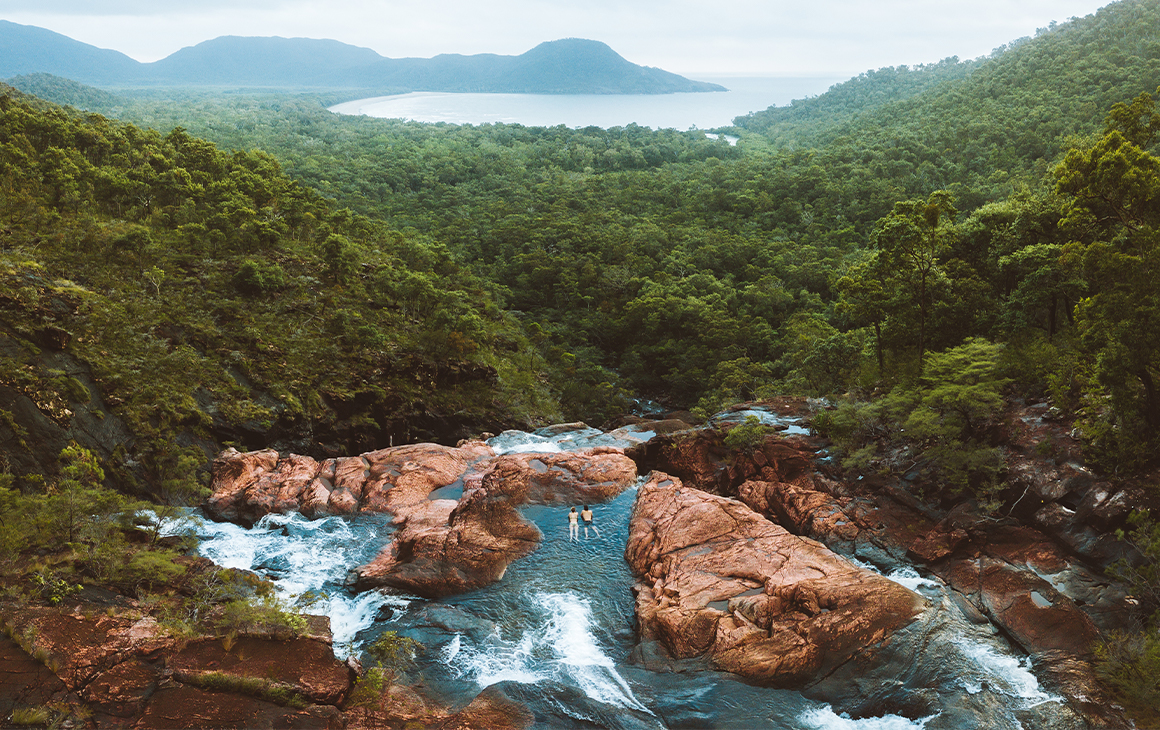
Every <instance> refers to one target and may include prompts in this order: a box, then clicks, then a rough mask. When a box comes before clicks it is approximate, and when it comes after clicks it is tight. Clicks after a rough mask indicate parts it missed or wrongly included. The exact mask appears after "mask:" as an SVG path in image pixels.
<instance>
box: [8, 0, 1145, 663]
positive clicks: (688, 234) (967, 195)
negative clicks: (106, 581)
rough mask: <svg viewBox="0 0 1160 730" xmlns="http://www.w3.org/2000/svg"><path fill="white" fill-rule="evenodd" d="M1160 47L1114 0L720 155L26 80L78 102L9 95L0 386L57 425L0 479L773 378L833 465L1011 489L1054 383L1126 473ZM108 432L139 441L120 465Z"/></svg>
mask: <svg viewBox="0 0 1160 730" xmlns="http://www.w3.org/2000/svg"><path fill="white" fill-rule="evenodd" d="M1157 39H1160V7H1158V6H1157V4H1156V3H1155V2H1148V1H1145V0H1124V1H1123V2H1119V3H1116V4H1113V5H1110V6H1108V7H1107V8H1105V9H1103V10H1101V11H1100V12H1099V13H1097V14H1095V15H1093V16H1089V17H1087V18H1082V19H1073V20H1071V21H1069V22H1066V23H1063V24H1060V25H1053V26H1052V27H1051V28H1046V29H1043V30H1042V31H1041V32H1040V33H1039V34H1037V36H1036V37H1035V38H1028V39H1022V40H1019V41H1016V42H1013V43H1011V44H1009V45H1008V46H1005V47H1003V48H1000V49H996V51H995V52H994V53H992V54H991V55H990V56H989V57H987V58H981V59H976V60H971V61H960V60H958V59H953V58H952V59H947V60H944V61H942V62H939V63H935V64H929V65H924V66H917V67H913V68H907V67H902V68H892V69H881V70H878V71H873V72H868V73H866V74H863V75H861V76H859V77H857V78H854V79H851V80H850V81H848V82H845V83H844V84H840V85H837V86H835V87H834V88H833V89H831V90H830V91H829V92H828V93H827V94H824V95H821V96H819V97H817V98H814V99H808V100H804V101H801V102H795V103H794V104H793V105H791V106H789V107H784V108H771V109H769V110H766V111H761V112H755V113H753V114H750V115H748V116H746V117H744V118H740V119H738V120H736V126H735V127H733V128H731V129H730V130H728V131H731V132H732V133H734V134H737V135H739V136H740V138H741V141H740V142H739V143H738V144H737V145H736V146H730V145H729V144H728V143H726V142H725V141H724V140H712V139H708V138H706V137H705V136H704V135H703V134H701V133H699V132H694V131H689V132H678V131H674V130H655V131H654V130H651V129H648V128H643V127H637V126H633V125H630V126H628V127H623V128H613V129H608V130H605V129H599V128H586V129H579V130H573V129H568V128H565V127H563V126H559V127H551V128H533V127H523V126H520V125H502V124H499V125H481V126H470V125H464V126H455V125H445V124H436V125H426V124H418V123H408V122H402V121H397V120H379V119H370V118H361V117H360V118H344V117H339V116H336V115H333V114H331V113H329V112H328V111H326V105H327V104H331V103H334V102H337V101H338V100H339V99H337V98H325V97H322V96H319V95H309V94H304V95H270V94H246V93H231V94H221V93H216V94H215V93H209V92H195V91H182V92H174V91H173V90H165V91H148V90H145V91H142V90H136V91H116V90H114V91H111V92H110V91H108V90H106V91H97V90H93V89H88V88H86V87H81V86H80V85H78V84H75V83H72V82H68V81H66V80H62V79H57V78H55V77H50V76H44V75H33V76H27V77H20V78H17V79H13V80H11V83H12V84H13V85H15V86H18V87H19V88H21V89H23V90H24V91H25V92H28V93H30V94H35V95H36V96H37V97H40V98H43V99H50V100H53V101H56V102H60V103H66V104H71V105H73V106H75V107H81V108H84V109H86V110H88V111H87V112H80V111H77V110H76V109H73V108H60V107H56V106H53V105H50V104H46V103H45V102H42V101H40V100H38V99H36V98H33V97H27V96H25V95H24V94H22V93H20V92H17V91H15V90H12V89H5V90H4V93H3V96H0V160H2V162H0V216H2V220H0V266H2V268H0V276H3V278H4V286H3V289H2V292H3V293H0V313H2V317H0V365H2V366H0V378H2V379H3V380H0V386H2V387H3V389H5V390H4V392H5V393H6V394H7V396H6V398H7V401H8V402H9V403H13V402H15V400H16V398H15V397H14V395H13V394H18V395H23V396H25V397H27V398H28V399H31V401H33V402H35V403H36V404H37V406H38V407H39V409H40V411H41V412H42V413H43V414H44V418H43V419H42V420H45V419H47V420H50V421H53V422H55V424H56V431H54V433H57V432H59V434H60V436H59V437H58V441H59V443H58V448H55V449H54V450H52V452H51V453H45V452H44V449H42V448H39V447H38V443H39V442H40V441H39V440H38V439H34V438H32V436H31V435H30V429H31V428H32V425H30V424H33V423H34V422H35V419H30V418H28V417H27V414H23V413H20V412H17V410H15V409H14V407H12V406H3V405H2V404H0V442H2V443H3V444H4V452H5V453H6V454H7V457H6V458H7V459H8V462H7V463H6V464H0V472H4V473H6V474H7V475H8V479H9V482H10V483H13V484H15V483H20V484H22V485H23V487H24V488H25V489H26V490H27V489H34V488H35V487H36V485H37V484H38V483H43V479H44V476H42V475H44V474H48V475H52V474H55V473H57V472H58V471H59V466H57V465H56V464H55V463H54V462H55V457H56V454H57V453H60V452H61V449H63V448H64V447H65V444H66V443H67V441H68V440H69V439H75V440H77V441H79V442H81V443H82V444H84V445H85V446H86V448H91V449H93V450H95V451H96V452H98V454H99V456H100V457H101V459H102V460H103V461H104V463H106V468H107V470H108V473H109V474H110V475H111V478H112V479H113V480H114V481H116V482H117V483H118V484H120V485H122V486H124V487H127V488H130V489H133V490H136V491H138V492H141V493H149V494H151V495H153V496H154V497H158V498H166V497H170V496H176V497H180V496H181V495H191V494H194V493H196V491H197V489H198V485H197V484H196V480H197V478H198V477H197V473H198V472H197V471H196V469H195V467H197V466H198V465H204V463H205V462H206V459H207V457H208V456H210V455H211V454H212V453H213V450H214V449H215V448H217V447H220V446H222V445H225V444H237V445H239V446H249V447H257V446H266V445H268V444H275V445H277V444H286V445H290V446H293V447H294V448H297V449H300V450H303V451H306V452H311V451H314V452H322V453H328V452H330V453H333V452H336V451H338V450H341V449H345V450H348V451H354V450H356V449H359V448H370V447H372V446H384V445H386V444H387V443H392V442H402V441H409V440H417V439H420V438H437V439H443V440H450V439H454V438H458V437H460V436H465V435H470V434H471V433H475V432H478V431H480V430H483V429H491V430H495V429H499V428H505V427H511V426H528V425H534V424H542V423H546V422H549V421H551V420H558V419H561V418H563V419H574V420H586V421H588V422H591V423H593V424H594V425H602V424H605V423H609V422H611V421H613V420H614V419H616V418H617V417H619V416H622V415H624V414H626V413H629V412H631V411H632V409H633V407H634V403H635V402H636V400H637V399H641V398H647V399H651V400H654V401H657V402H659V403H660V404H662V405H663V406H664V407H666V408H669V409H678V408H693V409H696V410H697V411H699V412H700V413H701V414H709V413H712V412H714V411H715V410H717V409H719V408H722V407H724V406H728V405H730V404H732V403H735V402H738V401H744V400H749V399H754V398H760V397H764V396H770V395H774V394H788V393H792V394H801V395H811V396H827V397H830V398H831V399H832V402H833V403H835V404H838V403H840V407H838V408H836V409H835V410H832V411H829V412H828V413H827V415H826V416H825V417H824V418H821V419H819V422H818V426H819V427H820V428H824V429H826V431H827V433H828V434H829V435H830V436H831V437H832V438H833V439H834V440H835V443H836V444H837V445H838V447H839V448H840V449H841V450H842V452H843V456H844V458H845V459H846V463H847V464H848V465H849V466H850V467H851V468H859V469H871V468H874V465H875V458H876V457H875V450H876V449H877V448H880V445H881V443H882V442H883V440H890V439H895V440H903V439H904V440H907V441H909V442H910V443H912V444H913V445H915V447H916V448H918V449H920V450H921V451H922V452H923V453H925V454H926V461H925V465H926V466H925V468H928V469H929V470H930V471H931V472H932V473H933V474H936V475H938V477H939V478H940V479H941V480H942V482H943V483H944V484H945V485H946V486H947V488H948V489H952V490H959V491H962V490H969V491H970V492H972V493H974V494H975V495H977V496H978V498H979V499H980V500H981V501H982V502H984V503H985V504H992V505H996V507H997V506H999V505H1002V504H1003V502H1004V500H1005V499H1010V497H1008V496H1006V495H1004V475H1003V465H1002V459H1001V457H1000V455H999V454H998V452H997V450H996V449H995V448H994V444H993V432H994V426H995V422H996V418H997V415H998V413H999V411H1000V410H1001V408H1002V398H1003V395H1008V396H1010V395H1013V394H1014V395H1017V394H1035V395H1037V396H1046V397H1049V398H1050V399H1051V401H1052V403H1053V404H1054V406H1055V408H1056V409H1058V412H1059V413H1060V414H1061V416H1066V417H1069V418H1074V419H1075V424H1076V427H1077V429H1078V430H1079V432H1080V433H1081V434H1082V436H1083V438H1084V441H1085V444H1086V447H1087V453H1086V456H1087V458H1088V460H1089V462H1090V463H1091V464H1093V465H1095V466H1096V467H1098V468H1100V469H1101V470H1103V471H1105V472H1107V473H1109V474H1115V475H1118V476H1121V477H1125V478H1127V477H1131V476H1132V475H1137V474H1141V473H1148V472H1149V470H1151V469H1154V468H1155V467H1156V454H1157V453H1158V449H1157V447H1158V446H1160V382H1158V381H1160V327H1158V326H1157V325H1156V323H1157V321H1160V286H1158V284H1157V282H1158V281H1160V277H1158V275H1157V272H1156V271H1155V269H1156V267H1157V266H1158V265H1160V251H1158V250H1157V246H1158V243H1160V231H1158V226H1160V156H1157V150H1156V143H1157V141H1158V140H1157V134H1160V112H1158V110H1157V109H1156V101H1155V96H1154V94H1156V93H1160V89H1158V87H1160V41H1158V40H1157ZM94 112H100V113H101V114H103V115H104V116H101V115H98V114H97V113H94ZM207 140H208V141H207ZM226 150H233V151H228V152H227V151H226ZM82 407H83V410H85V412H86V413H87V414H90V415H85V416H83V418H84V419H88V421H86V422H85V423H83V424H81V423H79V421H80V420H83V419H82V414H81V410H82ZM45 428H46V429H48V427H47V426H46V427H45ZM111 429H112V430H115V429H122V431H121V432H124V433H128V434H131V438H130V439H128V440H123V445H122V446H119V447H117V448H116V449H115V448H113V447H108V448H105V447H104V446H103V444H106V443H109V442H110V441H111V439H110V438H102V437H101V436H100V434H101V433H102V432H103V431H109V432H110V433H112V431H111ZM48 430H51V429H48ZM118 433H120V432H118ZM86 439H87V441H86ZM102 448H104V451H103V452H102V451H101V450H102ZM117 449H120V451H117ZM21 480H23V481H21ZM38 480H40V481H39V482H38ZM0 486H2V485H0ZM1146 528H1147V525H1145V526H1144V527H1141V528H1139V530H1140V531H1139V533H1138V535H1139V536H1140V539H1143V538H1144V537H1145V536H1147V535H1148V534H1150V533H1147V529H1146ZM1152 539H1155V537H1154V538H1152ZM1155 542H1156V546H1154V549H1155V550H1156V551H1157V552H1160V539H1155ZM1147 580H1152V581H1153V582H1154V577H1153V578H1149V579H1147ZM1150 608H1152V609H1155V608H1160V607H1157V606H1151V607H1150ZM1153 634H1155V632H1153ZM1151 641H1152V644H1151V645H1150V646H1151V647H1152V648H1151V649H1150V651H1153V652H1154V653H1155V652H1160V635H1154V636H1153V637H1152V639H1151Z"/></svg>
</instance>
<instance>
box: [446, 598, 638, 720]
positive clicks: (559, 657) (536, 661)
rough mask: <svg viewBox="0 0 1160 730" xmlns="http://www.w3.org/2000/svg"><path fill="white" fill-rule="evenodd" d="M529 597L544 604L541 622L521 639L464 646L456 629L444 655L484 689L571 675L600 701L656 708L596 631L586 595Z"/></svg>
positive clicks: (492, 639)
mask: <svg viewBox="0 0 1160 730" xmlns="http://www.w3.org/2000/svg"><path fill="white" fill-rule="evenodd" d="M530 599H531V602H532V603H533V604H534V605H535V606H537V607H538V608H539V609H540V611H541V613H542V623H540V624H538V625H534V626H532V627H530V628H528V629H527V630H525V631H524V632H523V633H522V634H521V636H520V637H519V639H518V640H517V641H515V642H514V643H513V642H508V641H505V640H504V639H503V638H502V637H501V636H498V635H493V636H492V637H489V641H488V643H487V644H486V645H484V646H482V647H479V648H474V647H464V645H463V640H462V636H461V635H459V634H456V636H455V637H454V638H453V639H452V640H451V642H449V643H448V645H447V647H446V648H445V650H444V653H443V658H444V660H445V661H446V662H448V664H449V665H450V666H451V667H452V668H453V671H455V672H456V673H457V674H458V676H460V677H465V678H468V679H471V680H472V681H474V682H475V683H476V684H477V685H478V686H479V688H480V689H482V688H484V687H487V686H489V685H492V684H495V683H497V682H502V681H517V682H522V683H524V684H534V683H536V682H540V681H542V680H545V679H556V680H565V681H567V680H570V681H571V682H572V683H574V684H575V685H576V686H578V687H579V688H580V689H581V690H583V692H584V694H586V695H588V697H590V698H592V699H594V700H596V701H598V702H603V703H604V704H607V705H613V706H615V707H625V708H632V709H636V710H640V711H642V712H646V713H648V714H652V713H651V711H649V709H648V708H647V707H645V706H644V705H642V704H641V703H640V701H639V700H637V698H636V696H635V695H634V694H633V692H632V689H631V688H630V687H629V685H628V683H627V682H626V681H625V680H624V678H623V677H622V676H621V675H620V673H619V672H617V671H616V663H615V661H614V660H613V659H612V658H611V657H610V656H608V654H606V653H605V652H604V649H603V648H602V647H601V646H600V643H599V641H598V640H597V639H596V637H595V635H594V634H593V631H592V628H593V626H592V624H593V619H592V610H591V607H590V606H589V603H588V601H587V600H585V599H584V598H581V597H580V596H578V595H576V594H574V593H537V594H535V595H533V596H531V597H530Z"/></svg>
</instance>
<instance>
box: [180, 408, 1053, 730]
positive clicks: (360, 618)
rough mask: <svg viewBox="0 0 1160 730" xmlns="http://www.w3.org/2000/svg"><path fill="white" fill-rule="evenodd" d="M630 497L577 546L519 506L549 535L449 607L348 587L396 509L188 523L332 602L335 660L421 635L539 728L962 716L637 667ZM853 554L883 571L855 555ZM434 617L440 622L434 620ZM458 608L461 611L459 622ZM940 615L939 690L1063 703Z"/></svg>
mask: <svg viewBox="0 0 1160 730" xmlns="http://www.w3.org/2000/svg"><path fill="white" fill-rule="evenodd" d="M747 415H757V416H758V417H759V418H760V419H761V420H762V422H764V423H772V424H780V425H782V426H785V427H787V428H788V429H789V430H790V432H799V433H800V432H802V431H804V429H802V428H801V426H800V425H799V424H798V423H797V422H796V421H794V419H786V418H783V417H780V416H776V414H769V413H764V412H762V411H759V410H752V411H741V412H734V413H730V414H725V415H724V416H722V417H721V419H722V420H725V419H728V420H735V421H736V420H744V418H745V417H746V416H747ZM649 435H651V434H647V433H645V432H643V431H641V432H636V433H627V434H625V433H617V434H604V433H602V432H600V431H597V430H596V429H587V430H577V431H567V432H564V433H552V432H547V433H536V434H527V433H522V432H515V431H508V432H505V433H503V434H501V435H500V436H498V437H496V438H494V439H492V441H491V442H490V443H491V445H492V447H493V448H494V449H496V451H498V452H500V453H511V452H524V453H528V452H540V453H553V452H560V451H565V450H573V449H580V448H590V447H592V446H598V445H619V446H623V445H626V439H627V441H628V442H632V441H636V440H641V439H643V438H647V437H648V436H649ZM635 499H636V488H630V489H628V490H626V491H625V492H624V493H622V494H621V495H619V496H618V497H616V498H614V499H612V500H610V501H609V502H606V503H603V504H600V505H594V509H595V511H596V514H597V524H599V526H600V530H601V532H600V534H599V535H598V536H597V535H595V534H593V535H591V536H589V537H587V538H583V537H582V538H581V539H580V540H579V541H572V540H570V539H569V538H568V532H567V507H546V506H526V507H523V508H522V509H521V511H522V513H523V514H524V516H525V517H526V518H528V519H529V520H531V521H533V522H534V523H536V524H537V526H538V527H539V528H540V529H541V531H542V532H543V534H544V540H543V542H542V543H541V545H540V547H539V548H538V549H537V550H536V551H535V552H533V553H532V554H531V555H529V556H527V557H525V558H522V559H520V560H518V561H516V562H515V563H513V564H512V565H511V566H509V568H508V571H507V573H506V574H505V576H504V578H503V579H502V580H501V581H499V582H498V583H496V584H493V585H490V586H487V587H485V588H482V589H479V590H477V591H473V592H471V593H469V594H464V595H459V596H452V597H448V598H445V599H443V600H441V601H428V600H424V599H419V598H415V597H411V596H401V595H393V594H389V593H385V592H380V591H368V592H365V593H362V594H358V595H353V594H351V593H349V592H348V591H347V590H346V589H345V588H344V587H343V581H344V578H345V576H346V575H347V572H348V571H349V570H350V569H351V568H353V567H355V566H357V565H361V564H364V563H366V562H369V561H370V560H371V559H372V558H373V557H374V556H375V555H376V554H377V553H378V552H379V551H380V550H381V549H382V548H383V547H384V546H385V545H386V543H387V542H388V540H389V538H390V532H391V527H390V519H391V518H390V516H388V515H358V516H354V517H347V518H340V517H328V518H324V519H319V520H307V519H306V518H304V517H302V516H301V515H296V514H294V515H269V516H267V517H265V518H263V519H262V520H261V521H259V522H258V523H257V524H256V525H254V527H252V528H249V529H246V528H242V527H239V526H237V525H232V524H224V523H204V522H202V523H186V529H189V528H190V525H191V524H192V529H193V530H194V531H195V533H196V534H197V536H198V537H199V538H200V539H201V545H200V552H201V553H202V554H203V555H205V556H206V557H209V558H211V559H212V560H214V561H215V562H216V563H218V564H219V565H222V566H225V567H234V568H243V569H247V570H253V571H255V572H258V573H260V574H262V575H265V576H266V577H268V578H270V579H272V580H273V581H274V582H275V584H276V585H277V586H278V590H279V592H280V593H281V594H282V595H283V596H285V597H287V598H289V599H292V600H297V599H299V598H300V597H302V596H305V595H307V594H310V593H319V594H322V595H323V596H324V599H323V600H322V601H320V602H319V603H315V604H314V605H312V606H311V609H310V611H311V612H313V613H326V614H327V615H329V616H330V618H331V626H332V629H333V632H334V636H335V649H336V653H338V654H339V655H340V656H342V655H344V654H345V653H346V652H348V651H356V650H357V647H358V646H359V645H360V644H362V643H365V642H369V641H372V640H374V638H375V637H377V636H378V635H379V634H380V633H382V632H383V631H398V632H400V633H401V634H403V635H408V636H412V637H413V638H417V639H419V640H420V641H421V643H423V644H424V646H425V651H424V652H423V653H422V654H421V655H420V657H419V666H418V672H419V674H421V675H422V677H423V682H424V686H425V691H428V692H431V693H433V695H434V697H433V699H436V700H437V701H443V702H446V703H448V704H452V705H454V704H461V703H462V701H463V700H464V699H465V698H467V697H470V696H473V695H474V694H475V693H477V692H478V691H480V690H481V689H482V688H484V687H487V686H490V685H494V684H500V683H503V684H504V687H505V691H508V692H509V693H512V694H513V696H515V697H516V698H517V699H519V700H520V701H521V702H524V703H525V704H527V705H528V706H529V707H531V708H532V709H533V711H534V712H535V713H536V715H537V718H538V724H540V725H542V726H545V727H553V728H557V727H559V728H568V727H575V728H581V727H592V726H598V727H607V728H612V729H616V730H618V729H620V728H657V727H662V728H663V727H706V726H712V727H720V728H753V727H769V728H786V729H787V730H790V729H794V730H800V729H801V728H809V729H811V730H922V729H926V730H935V729H936V728H940V729H941V728H951V727H959V726H961V722H960V721H957V720H955V719H952V718H953V713H951V714H950V715H948V714H945V713H943V712H935V713H934V714H930V715H928V716H925V717H920V718H917V719H912V718H907V717H902V716H898V715H893V714H881V715H880V716H877V717H863V718H856V719H852V718H849V717H847V716H844V715H842V714H838V713H836V712H835V711H834V709H833V708H832V707H831V706H830V705H828V704H826V703H823V702H816V701H813V700H810V699H807V698H806V697H804V696H803V695H801V694H800V693H798V692H794V691H790V690H776V689H767V688H760V687H753V686H750V685H746V684H744V683H742V682H740V681H738V680H737V679H736V678H735V677H733V676H732V675H728V674H724V673H719V672H711V671H689V672H680V673H664V672H653V671H650V670H646V669H643V668H642V667H640V666H639V665H638V664H636V663H635V662H633V661H632V660H631V659H630V655H631V653H632V652H633V650H634V647H635V646H636V634H635V620H634V613H633V610H634V609H633V606H634V599H633V597H632V595H631V591H630V588H631V586H632V583H633V576H632V574H631V572H630V570H629V568H628V565H627V564H626V563H625V561H624V558H623V555H624V546H625V543H626V540H627V536H628V522H629V516H630V514H631V510H632V506H633V504H634V502H635ZM176 531H178V530H176V529H170V530H169V532H176ZM852 562H853V563H855V564H858V565H861V566H862V567H865V568H869V569H871V570H875V567H874V566H872V565H870V564H867V563H864V562H862V561H859V560H857V559H854V560H852ZM886 577H888V578H890V579H891V580H894V581H896V582H898V583H900V584H902V585H904V586H906V587H908V588H910V589H911V590H915V591H917V592H919V593H922V594H923V595H925V596H926V597H927V598H928V599H930V600H931V601H932V605H941V606H944V607H945V606H947V605H949V603H950V602H949V601H948V600H946V588H945V587H944V586H943V585H942V583H941V582H939V581H937V580H934V579H932V578H926V577H923V576H921V575H919V573H918V572H917V571H916V570H914V569H913V568H910V567H903V568H899V569H897V570H894V571H893V572H891V573H889V574H887V575H886ZM388 609H389V610H388ZM939 610H951V611H952V613H953V611H954V610H953V609H945V608H944V609H939ZM440 611H442V612H443V613H438V612H440ZM433 612H435V613H438V616H435V617H434V618H433V615H434V614H433ZM449 615H451V616H453V617H455V618H453V619H448V618H447V616H449ZM948 615H949V614H948ZM457 622H458V623H457ZM945 623H946V626H948V627H950V628H949V629H947V630H946V631H947V633H945V635H940V637H939V639H938V640H939V641H940V642H946V648H947V655H948V656H949V657H950V662H951V663H952V664H953V666H948V667H944V668H943V671H942V672H941V673H940V674H939V680H938V681H939V685H938V692H939V693H940V694H941V695H943V696H944V697H949V696H954V695H956V693H957V696H960V697H965V698H967V700H968V701H967V704H970V700H971V699H972V698H974V697H976V696H983V695H984V694H985V695H986V696H987V697H990V698H992V700H993V701H994V702H998V706H1001V707H1005V708H1007V709H1004V710H1003V713H1000V714H1002V716H1001V717H1000V716H996V717H994V718H991V719H994V720H995V721H996V722H995V724H996V726H1003V727H1018V726H1020V721H1019V720H1018V719H1017V718H1016V716H1015V715H1014V714H1012V713H1013V712H1022V711H1026V710H1027V709H1028V708H1034V707H1037V706H1039V705H1043V704H1045V703H1050V702H1053V701H1058V700H1059V699H1060V698H1058V697H1053V696H1051V695H1049V694H1047V693H1046V692H1044V691H1043V690H1042V689H1041V688H1040V686H1039V682H1038V680H1037V679H1036V678H1035V675H1034V674H1033V673H1032V672H1031V666H1030V663H1029V662H1028V661H1027V660H1026V659H1020V658H1019V657H1017V656H1015V654H1014V653H1013V652H1012V651H1011V649H1010V647H1009V646H1007V645H1006V642H1005V641H1003V640H1002V639H1001V638H1000V637H996V636H992V635H990V634H988V633H987V632H986V631H985V630H983V629H980V628H978V627H970V626H968V625H966V624H965V623H964V622H962V621H961V620H959V619H953V620H948V621H946V622H945ZM996 698H997V699H996ZM958 717H960V718H961V717H962V715H961V714H960V715H959V716H958ZM956 722H960V724H956Z"/></svg>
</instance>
